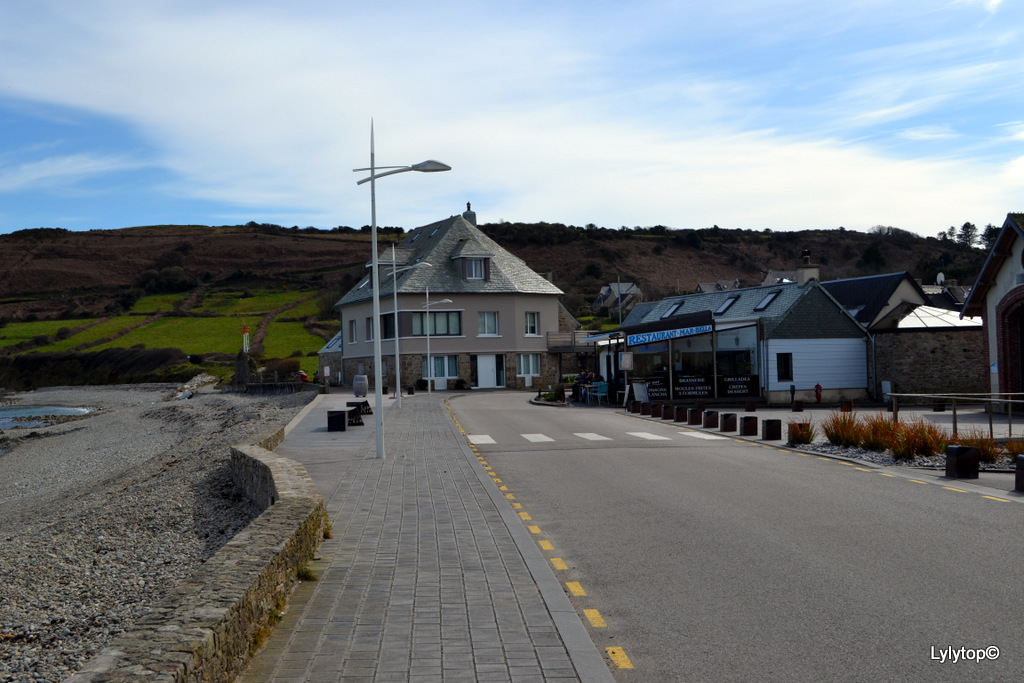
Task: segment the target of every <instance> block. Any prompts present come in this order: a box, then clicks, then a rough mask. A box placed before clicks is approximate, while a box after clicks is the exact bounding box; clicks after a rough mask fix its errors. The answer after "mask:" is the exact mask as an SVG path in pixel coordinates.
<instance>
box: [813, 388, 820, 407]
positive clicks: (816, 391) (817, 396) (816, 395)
mask: <svg viewBox="0 0 1024 683" xmlns="http://www.w3.org/2000/svg"><path fill="white" fill-rule="evenodd" d="M814 400H815V401H817V402H818V403H821V385H820V384H815V385H814Z"/></svg>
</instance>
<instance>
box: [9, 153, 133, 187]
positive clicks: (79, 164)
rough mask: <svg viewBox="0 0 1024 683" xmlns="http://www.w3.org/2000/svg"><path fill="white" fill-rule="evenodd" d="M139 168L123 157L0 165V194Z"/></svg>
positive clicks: (66, 158)
mask: <svg viewBox="0 0 1024 683" xmlns="http://www.w3.org/2000/svg"><path fill="white" fill-rule="evenodd" d="M141 167H142V164H140V163H139V162H137V161H133V160H131V159H127V158H124V157H119V156H93V155H89V154H71V155H67V156H55V157H47V158H44V159H39V160H37V161H32V162H27V163H21V164H10V163H0V192H18V191H24V190H37V189H40V188H47V187H55V186H58V185H62V184H67V183H69V182H70V183H75V182H78V181H80V180H83V179H86V178H92V177H95V176H97V175H104V174H107V173H112V172H116V171H127V170H133V169H138V168H141Z"/></svg>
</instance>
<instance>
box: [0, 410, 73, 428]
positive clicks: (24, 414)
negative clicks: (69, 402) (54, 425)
mask: <svg viewBox="0 0 1024 683" xmlns="http://www.w3.org/2000/svg"><path fill="white" fill-rule="evenodd" d="M88 412H89V409H88V408H62V407H59V406H0V429H10V428H12V427H42V426H43V425H46V424H49V422H47V421H46V420H44V419H42V418H43V417H45V416H47V415H85V414H87V413H88ZM16 417H17V418H33V417H35V418H40V419H38V420H25V419H20V420H15V419H14V418H16Z"/></svg>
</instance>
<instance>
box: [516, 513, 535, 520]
mask: <svg viewBox="0 0 1024 683" xmlns="http://www.w3.org/2000/svg"><path fill="white" fill-rule="evenodd" d="M519 519H521V520H523V521H524V522H529V521H530V520H531V519H533V517H531V516H530V513H529V512H520V513H519Z"/></svg>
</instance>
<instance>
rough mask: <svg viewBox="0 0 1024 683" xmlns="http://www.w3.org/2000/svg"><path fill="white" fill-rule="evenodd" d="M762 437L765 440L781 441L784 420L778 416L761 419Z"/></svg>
mask: <svg viewBox="0 0 1024 683" xmlns="http://www.w3.org/2000/svg"><path fill="white" fill-rule="evenodd" d="M761 439H762V440H764V441H781V440H782V420H780V419H778V418H772V419H767V420H761Z"/></svg>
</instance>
